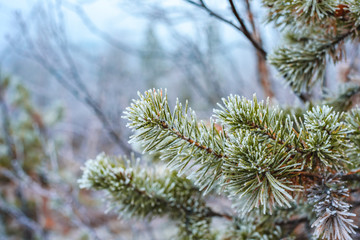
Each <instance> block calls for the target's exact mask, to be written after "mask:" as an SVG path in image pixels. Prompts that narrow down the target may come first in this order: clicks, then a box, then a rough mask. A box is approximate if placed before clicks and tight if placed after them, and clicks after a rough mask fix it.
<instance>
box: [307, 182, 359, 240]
mask: <svg viewBox="0 0 360 240" xmlns="http://www.w3.org/2000/svg"><path fill="white" fill-rule="evenodd" d="M339 185H340V182H339V181H338V180H334V179H331V178H325V179H324V180H323V182H322V184H321V185H315V186H314V187H313V188H312V189H311V190H310V193H309V195H308V199H309V202H310V203H313V204H315V205H314V210H313V211H314V212H315V213H316V216H317V217H318V219H317V220H316V221H315V222H314V223H313V224H312V227H315V232H314V235H315V236H316V237H320V238H322V239H337V240H352V237H351V234H354V233H355V230H354V228H357V226H356V225H355V224H354V223H353V220H352V219H350V217H354V216H355V214H353V213H350V212H349V209H350V204H348V203H346V202H344V201H343V200H344V198H345V197H348V196H349V194H348V189H346V188H345V187H344V186H339Z"/></svg>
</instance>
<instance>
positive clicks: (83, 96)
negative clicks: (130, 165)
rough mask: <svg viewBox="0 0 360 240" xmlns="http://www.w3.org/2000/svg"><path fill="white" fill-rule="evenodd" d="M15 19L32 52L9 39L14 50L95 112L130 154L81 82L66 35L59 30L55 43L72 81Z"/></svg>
mask: <svg viewBox="0 0 360 240" xmlns="http://www.w3.org/2000/svg"><path fill="white" fill-rule="evenodd" d="M17 19H18V24H19V26H20V28H21V30H22V31H21V32H22V33H21V35H22V37H23V38H24V39H25V41H26V42H27V44H28V46H29V48H30V50H32V51H33V52H32V53H31V54H27V53H25V52H22V51H20V50H19V49H18V48H17V47H16V43H14V42H12V41H10V44H11V45H12V46H13V49H14V50H15V52H16V53H18V54H20V55H21V56H23V57H27V58H30V59H32V60H34V61H35V62H37V63H39V64H40V65H41V66H42V67H43V68H44V69H45V70H47V71H48V72H49V73H50V74H51V75H52V76H53V77H54V78H55V80H56V81H57V82H58V83H59V84H60V85H62V86H63V87H64V88H65V89H66V90H68V91H69V92H70V94H71V95H73V96H74V97H75V98H76V99H77V100H78V101H80V102H82V103H84V104H85V105H86V106H87V107H88V108H89V109H90V110H91V111H92V112H93V113H94V114H95V116H96V117H97V118H98V120H99V121H100V122H101V123H102V125H103V127H104V128H105V130H106V131H107V133H108V134H109V136H110V139H111V140H112V141H113V142H114V143H115V144H116V145H118V146H119V147H120V148H121V149H122V150H123V151H124V152H125V153H126V154H130V153H131V151H132V149H131V148H130V147H129V145H128V144H127V142H125V141H124V140H123V139H122V138H121V137H120V136H119V133H118V132H117V131H115V130H114V128H113V127H112V124H111V123H110V121H109V120H108V118H107V116H106V115H105V113H104V112H103V111H102V109H101V107H100V106H99V104H98V103H97V102H96V101H95V100H94V99H93V97H92V96H91V94H90V93H89V91H88V90H87V88H86V86H85V84H84V83H83V80H82V79H81V77H80V74H79V73H78V70H77V67H76V65H75V62H74V60H73V59H72V56H71V54H70V52H69V49H68V46H67V44H66V42H64V41H63V39H66V37H65V36H64V32H61V31H60V32H59V34H60V35H61V36H62V37H61V38H59V39H55V40H57V41H58V42H57V44H58V45H59V48H60V50H61V54H62V55H63V57H64V58H65V60H66V63H67V64H68V65H69V67H70V75H71V79H72V80H73V82H70V81H69V80H67V79H68V78H67V77H66V76H64V74H62V73H61V72H60V71H59V70H58V69H59V68H58V66H55V65H54V64H51V63H50V61H48V60H47V59H46V58H45V57H44V56H43V55H42V54H40V53H39V52H38V51H36V47H35V44H34V43H33V42H32V41H31V37H30V36H29V34H28V29H27V26H26V23H25V22H24V20H23V19H22V17H21V16H20V15H18V16H17Z"/></svg>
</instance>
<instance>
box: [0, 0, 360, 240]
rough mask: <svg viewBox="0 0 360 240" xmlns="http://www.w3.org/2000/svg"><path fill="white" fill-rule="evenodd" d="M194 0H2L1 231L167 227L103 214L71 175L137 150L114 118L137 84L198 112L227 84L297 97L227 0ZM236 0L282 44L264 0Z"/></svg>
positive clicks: (109, 235) (151, 235) (204, 112)
mask: <svg viewBox="0 0 360 240" xmlns="http://www.w3.org/2000/svg"><path fill="white" fill-rule="evenodd" d="M193 3H199V2H196V1H194V2H192V1H186V0H171V1H169V0H167V1H166V0H107V1H100V0H77V1H76V0H73V1H71V0H12V1H8V0H0V105H1V113H0V116H1V117H0V123H1V130H0V170H1V171H0V181H1V183H0V239H145V240H146V239H151V240H153V239H169V238H170V236H171V234H174V232H175V230H174V228H173V227H172V225H171V224H170V223H168V221H167V220H166V218H164V219H155V220H154V221H151V222H150V221H148V220H131V219H118V216H117V214H115V213H111V212H110V213H105V210H106V204H105V203H104V202H103V201H102V200H103V198H104V195H103V194H102V193H99V192H91V191H85V190H80V189H79V187H78V184H77V179H78V178H79V177H80V175H81V166H82V165H83V163H84V162H85V161H86V160H87V159H90V158H94V157H95V156H96V155H97V154H99V153H100V152H106V153H108V154H110V155H130V154H131V153H132V152H135V155H136V156H137V157H139V156H141V155H140V153H138V150H139V147H138V146H131V145H129V144H128V139H129V136H130V135H131V133H130V132H129V130H128V129H127V128H126V122H125V121H124V120H123V119H122V118H121V116H122V114H123V111H124V110H125V108H126V107H127V106H128V105H129V104H130V103H131V100H132V99H133V98H136V96H137V92H138V91H140V92H144V91H146V90H147V89H151V88H163V89H165V88H166V89H167V92H168V96H169V99H170V101H171V102H172V103H175V100H176V98H179V100H180V101H185V99H188V100H189V105H190V106H192V108H193V109H194V110H196V112H197V114H198V117H199V118H201V119H205V120H206V119H209V117H210V116H211V115H212V111H213V108H216V103H218V102H220V101H221V98H222V97H226V96H228V95H229V94H239V95H243V96H245V97H249V98H251V97H252V95H253V94H254V93H256V95H257V97H258V98H260V99H266V98H267V97H270V100H271V102H272V103H276V104H281V105H289V106H290V105H291V106H299V107H301V106H303V103H302V101H301V99H299V98H298V97H297V96H295V95H294V94H293V93H292V92H291V91H290V88H289V87H288V86H286V85H285V84H284V82H283V80H282V79H281V77H279V76H278V75H277V73H276V71H275V70H274V69H273V68H271V66H268V65H265V66H264V62H263V60H261V57H259V55H258V53H257V52H256V50H255V49H254V47H253V46H252V45H251V43H250V42H249V40H248V39H247V38H246V37H245V36H244V34H243V33H241V32H240V31H239V30H238V29H236V28H234V26H231V24H229V23H234V24H236V19H235V17H234V15H233V14H232V12H231V9H230V7H229V5H228V2H227V1H220V0H208V1H206V4H207V5H206V6H207V7H208V9H207V10H206V9H203V8H201V7H199V6H196V4H193ZM247 3H250V4H251V6H250V5H247ZM237 4H238V6H237V7H238V8H239V12H240V13H241V16H243V19H244V21H245V23H246V25H247V27H248V28H249V29H251V31H252V33H253V35H254V37H255V38H257V39H261V42H262V44H263V48H264V49H266V50H268V51H269V52H271V49H273V48H275V47H276V46H279V45H281V43H282V40H281V34H280V32H279V30H278V29H276V28H275V27H274V26H273V25H271V24H266V23H265V22H264V19H265V17H264V16H265V14H267V13H266V11H265V10H264V9H263V8H261V7H260V6H261V4H260V1H257V0H253V1H250V2H248V1H245V0H244V1H237ZM249 6H250V7H251V8H249ZM209 10H211V11H214V13H216V14H218V15H219V16H221V17H222V18H223V19H225V20H227V21H228V23H224V21H221V20H219V19H217V18H216V17H214V16H211V14H209ZM250 13H251V15H250ZM357 55H358V47H357V45H356V44H355V45H352V48H349V49H348V57H347V59H346V61H344V62H342V63H340V64H339V65H338V66H337V67H336V68H335V67H334V66H331V64H330V66H329V68H328V69H327V73H326V78H325V81H324V83H323V85H322V86H318V90H316V91H315V92H314V94H315V95H319V96H320V93H321V92H324V91H327V92H332V91H334V90H336V89H337V87H338V83H339V82H346V81H348V79H349V75H350V74H351V75H356V73H357V69H358V65H359V64H358V61H357ZM264 69H265V70H264ZM145 158H146V157H145ZM144 167H147V166H144ZM226 204H227V203H226V202H225V200H224V205H226Z"/></svg>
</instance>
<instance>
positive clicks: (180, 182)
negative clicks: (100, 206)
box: [78, 154, 220, 239]
mask: <svg viewBox="0 0 360 240" xmlns="http://www.w3.org/2000/svg"><path fill="white" fill-rule="evenodd" d="M83 170H84V172H83V176H82V177H81V179H80V180H79V181H78V182H79V185H80V187H81V188H86V189H90V188H93V189H97V190H105V191H106V192H107V196H108V202H109V210H114V211H116V212H118V213H119V214H120V215H121V216H123V217H136V218H152V217H155V216H163V215H165V214H167V215H170V217H171V219H174V220H176V221H177V222H179V224H180V225H179V227H180V235H179V239H186V238H184V236H186V235H187V236H188V237H189V236H191V237H192V238H191V239H202V238H201V236H202V237H205V238H206V236H208V235H209V234H210V230H209V229H210V226H209V225H210V222H211V218H210V217H212V216H215V215H216V216H219V215H220V214H218V213H215V212H214V211H212V210H211V209H210V208H208V207H206V205H205V202H204V200H203V199H202V197H201V195H200V192H199V191H198V189H196V188H194V186H193V184H192V182H191V181H189V180H187V179H185V178H181V177H178V176H176V173H175V172H169V171H160V170H159V169H158V170H157V172H152V173H151V172H149V171H145V170H144V169H143V167H141V166H140V165H139V162H134V160H132V161H130V160H128V159H125V158H111V157H108V156H106V155H105V154H100V155H98V156H97V157H96V159H95V160H88V161H87V162H86V163H85V167H84V169H83ZM187 221H190V222H191V224H188V223H187ZM183 231H185V233H184V232H183ZM188 234H190V235H188Z"/></svg>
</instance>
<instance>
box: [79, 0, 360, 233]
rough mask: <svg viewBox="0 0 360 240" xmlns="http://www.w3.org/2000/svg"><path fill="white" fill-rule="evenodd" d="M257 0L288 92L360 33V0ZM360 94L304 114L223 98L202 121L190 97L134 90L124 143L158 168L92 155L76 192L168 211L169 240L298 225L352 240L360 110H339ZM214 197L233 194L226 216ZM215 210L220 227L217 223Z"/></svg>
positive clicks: (309, 82) (303, 87) (318, 75)
mask: <svg viewBox="0 0 360 240" xmlns="http://www.w3.org/2000/svg"><path fill="white" fill-rule="evenodd" d="M263 4H264V5H265V6H266V7H267V8H268V9H269V15H268V17H267V20H268V21H269V22H273V23H275V24H276V25H277V26H278V27H280V28H281V30H282V31H283V32H285V37H286V40H287V41H286V42H285V44H284V45H283V46H282V47H280V48H278V49H277V50H275V51H274V52H273V53H272V54H270V56H269V57H268V60H269V62H270V63H271V64H273V65H274V66H275V67H276V68H277V69H278V71H279V73H280V74H281V75H282V76H283V77H284V78H285V80H286V81H287V82H288V83H289V85H290V86H291V87H292V89H293V91H294V92H295V93H297V94H303V93H306V94H308V93H309V92H310V91H311V89H312V88H313V86H314V85H315V84H316V83H318V82H321V81H322V79H323V76H324V72H325V67H326V62H327V61H328V59H329V58H330V59H332V60H333V61H334V62H337V61H338V60H340V59H342V57H343V43H344V41H345V40H347V39H355V38H357V37H358V30H359V28H360V20H359V19H360V3H359V1H355V0H348V1H335V0H328V1H316V0H305V1H302V0H285V1H278V0H263ZM358 92H359V90H358V86H355V87H351V88H348V89H347V90H346V91H345V92H343V93H341V95H340V96H339V98H338V99H336V100H334V101H332V100H331V101H327V103H328V104H331V105H334V106H335V108H333V107H331V106H330V105H326V104H325V105H321V106H316V107H312V108H310V109H308V110H307V111H305V110H303V111H302V112H301V113H295V112H294V113H293V112H291V111H288V110H286V109H281V108H280V107H278V106H271V105H270V104H269V102H258V100H257V98H256V97H255V96H254V98H253V99H252V100H248V99H246V98H244V97H240V96H237V95H231V96H229V97H228V98H226V99H223V103H222V104H219V108H218V109H217V110H214V116H213V117H214V118H213V119H212V118H210V119H209V120H208V121H199V120H198V119H197V117H196V115H195V112H194V111H193V110H191V108H189V107H188V104H187V102H186V103H185V105H182V104H181V103H180V102H179V101H177V103H176V104H175V107H174V109H173V110H171V108H170V106H169V104H168V99H167V95H166V91H162V90H149V91H147V92H145V94H140V93H139V99H137V100H134V101H133V103H132V104H131V106H130V107H128V108H127V110H126V112H125V116H124V117H125V118H126V119H128V121H129V123H128V127H129V128H131V129H132V130H133V131H134V135H133V136H132V137H131V142H133V143H137V144H140V145H141V146H142V147H143V151H144V153H149V154H157V155H159V156H160V158H161V159H162V160H163V162H164V163H166V164H167V168H164V167H163V166H162V165H161V164H155V163H154V166H155V170H154V169H146V168H145V167H144V165H143V164H139V163H138V161H135V160H126V158H124V157H119V158H113V157H109V156H106V155H105V154H100V155H99V156H98V157H97V158H96V159H94V160H89V161H88V162H87V163H86V164H85V167H84V173H83V176H82V178H81V179H80V180H79V184H80V187H82V188H87V189H90V188H91V189H98V190H105V191H106V192H107V194H108V197H109V203H110V209H113V210H114V211H117V212H119V214H120V215H122V216H125V217H138V218H152V217H155V216H163V215H167V216H169V217H170V218H171V219H173V220H174V221H175V222H176V223H177V225H178V227H179V234H177V238H178V239H224V240H225V239H276V240H278V239H282V238H286V239H291V238H292V237H295V235H296V234H295V232H294V229H295V228H296V229H298V228H299V227H301V226H302V227H303V228H302V229H303V232H304V233H303V235H302V237H303V238H306V239H310V238H311V236H309V235H306V233H309V234H310V235H311V234H312V235H313V239H331V240H351V239H353V237H354V236H355V235H356V233H357V231H358V228H357V224H358V222H355V221H354V219H355V213H354V212H352V206H351V204H354V205H355V204H356V205H358V202H356V201H355V202H354V198H355V197H356V196H358V191H357V190H358V182H359V180H360V176H359V175H358V173H359V172H360V166H359V165H360V162H359V157H360V110H359V109H353V110H351V111H350V112H342V111H341V109H344V106H345V105H346V108H348V107H349V106H350V105H351V103H350V99H351V97H352V96H353V95H354V94H357V93H358ZM343 105H344V106H343ZM339 109H340V111H339ZM346 110H347V109H346ZM219 195H221V196H223V197H226V198H228V199H230V200H231V201H232V203H233V205H232V206H233V209H235V210H236V213H235V214H228V213H219V212H216V211H214V210H213V209H212V208H211V207H210V206H209V205H208V198H209V197H214V196H215V197H216V196H219ZM213 217H220V218H223V219H226V221H228V222H229V224H228V226H227V227H226V228H222V229H217V228H215V227H214V226H212V225H211V220H212V218H213ZM307 227H309V228H310V227H311V228H312V231H307ZM297 235H299V234H298V233H297Z"/></svg>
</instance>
